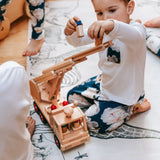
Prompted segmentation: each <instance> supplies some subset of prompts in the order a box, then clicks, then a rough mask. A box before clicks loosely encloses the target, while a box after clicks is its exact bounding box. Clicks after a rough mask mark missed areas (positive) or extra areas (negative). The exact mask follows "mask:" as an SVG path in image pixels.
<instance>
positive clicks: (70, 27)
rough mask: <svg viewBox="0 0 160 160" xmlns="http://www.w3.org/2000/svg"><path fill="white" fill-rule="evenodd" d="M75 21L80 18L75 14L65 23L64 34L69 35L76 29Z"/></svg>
mask: <svg viewBox="0 0 160 160" xmlns="http://www.w3.org/2000/svg"><path fill="white" fill-rule="evenodd" d="M75 21H80V19H79V18H78V17H76V16H74V17H73V18H70V19H69V20H68V22H67V24H66V27H65V29H64V33H65V35H67V36H69V35H71V34H72V33H73V32H75V31H76V26H77V23H76V22H75Z"/></svg>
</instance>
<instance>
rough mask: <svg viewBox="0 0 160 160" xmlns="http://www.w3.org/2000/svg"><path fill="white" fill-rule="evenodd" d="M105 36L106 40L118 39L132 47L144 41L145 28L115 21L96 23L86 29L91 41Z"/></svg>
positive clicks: (137, 24)
mask: <svg viewBox="0 0 160 160" xmlns="http://www.w3.org/2000/svg"><path fill="white" fill-rule="evenodd" d="M105 34H107V37H108V38H107V39H108V40H114V39H120V40H121V41H122V42H124V43H126V44H128V45H129V44H131V45H132V44H133V43H137V42H138V41H139V40H142V39H145V28H144V27H143V26H142V25H141V24H139V23H136V24H134V25H129V24H127V23H123V22H120V21H116V20H106V21H96V22H94V23H93V24H92V25H91V26H90V27H89V29H88V36H89V37H90V38H92V39H96V38H102V37H103V36H104V35H105Z"/></svg>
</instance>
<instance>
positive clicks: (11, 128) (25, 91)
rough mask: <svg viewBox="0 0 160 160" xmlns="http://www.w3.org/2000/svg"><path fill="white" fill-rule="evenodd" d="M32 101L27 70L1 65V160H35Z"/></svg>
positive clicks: (11, 62)
mask: <svg viewBox="0 0 160 160" xmlns="http://www.w3.org/2000/svg"><path fill="white" fill-rule="evenodd" d="M30 100H31V99H30V91H29V83H28V78H27V74H26V72H25V70H24V68H23V67H22V66H20V65H19V64H17V63H16V62H13V61H9V62H6V63H3V64H2V65H0V102H1V105H0V159H1V160H22V159H23V160H32V159H33V152H32V149H33V148H32V143H31V140H30V139H31V137H32V135H33V132H34V129H35V120H34V119H33V118H32V117H27V114H28V112H29V108H30ZM26 121H28V129H27V128H26ZM28 131H29V132H28Z"/></svg>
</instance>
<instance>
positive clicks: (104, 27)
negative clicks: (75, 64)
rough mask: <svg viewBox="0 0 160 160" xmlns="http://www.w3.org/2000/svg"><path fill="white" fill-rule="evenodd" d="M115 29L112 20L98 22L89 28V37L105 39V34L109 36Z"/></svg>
mask: <svg viewBox="0 0 160 160" xmlns="http://www.w3.org/2000/svg"><path fill="white" fill-rule="evenodd" d="M113 28H114V22H113V21H112V20H105V21H96V22H94V23H93V24H92V25H90V26H89V28H88V36H89V37H90V38H91V39H97V38H103V34H104V33H106V34H108V33H109V32H110V31H112V30H113Z"/></svg>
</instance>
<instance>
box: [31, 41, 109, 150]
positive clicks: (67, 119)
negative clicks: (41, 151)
mask: <svg viewBox="0 0 160 160" xmlns="http://www.w3.org/2000/svg"><path fill="white" fill-rule="evenodd" d="M111 45H112V42H106V43H103V44H101V45H99V46H96V47H93V48H91V49H88V50H85V51H83V52H80V53H77V54H75V55H72V56H70V57H68V58H66V59H64V61H63V62H60V63H58V64H55V65H53V66H52V67H50V68H48V69H45V70H43V72H42V73H43V74H42V75H41V76H39V77H36V78H34V79H31V80H30V91H31V95H32V97H33V99H34V108H35V110H36V111H37V112H38V113H39V115H40V118H41V120H42V121H43V122H48V124H49V125H50V127H51V128H52V129H53V131H54V134H55V135H54V138H55V142H56V145H57V146H58V147H59V148H60V149H61V150H62V151H65V150H68V149H70V148H73V147H74V146H77V145H80V144H83V143H85V142H87V141H89V139H90V137H89V134H88V130H87V124H86V118H85V115H84V113H83V112H82V111H81V109H80V108H79V107H78V106H77V104H76V103H71V104H68V102H67V101H64V100H63V98H62V97H61V95H60V86H61V83H62V79H63V77H64V74H65V73H66V72H68V71H70V70H71V69H72V67H73V66H74V65H75V64H77V63H80V62H82V61H85V60H87V58H86V56H89V55H91V54H93V53H96V52H99V51H102V50H104V49H105V48H107V47H109V46H111Z"/></svg>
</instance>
